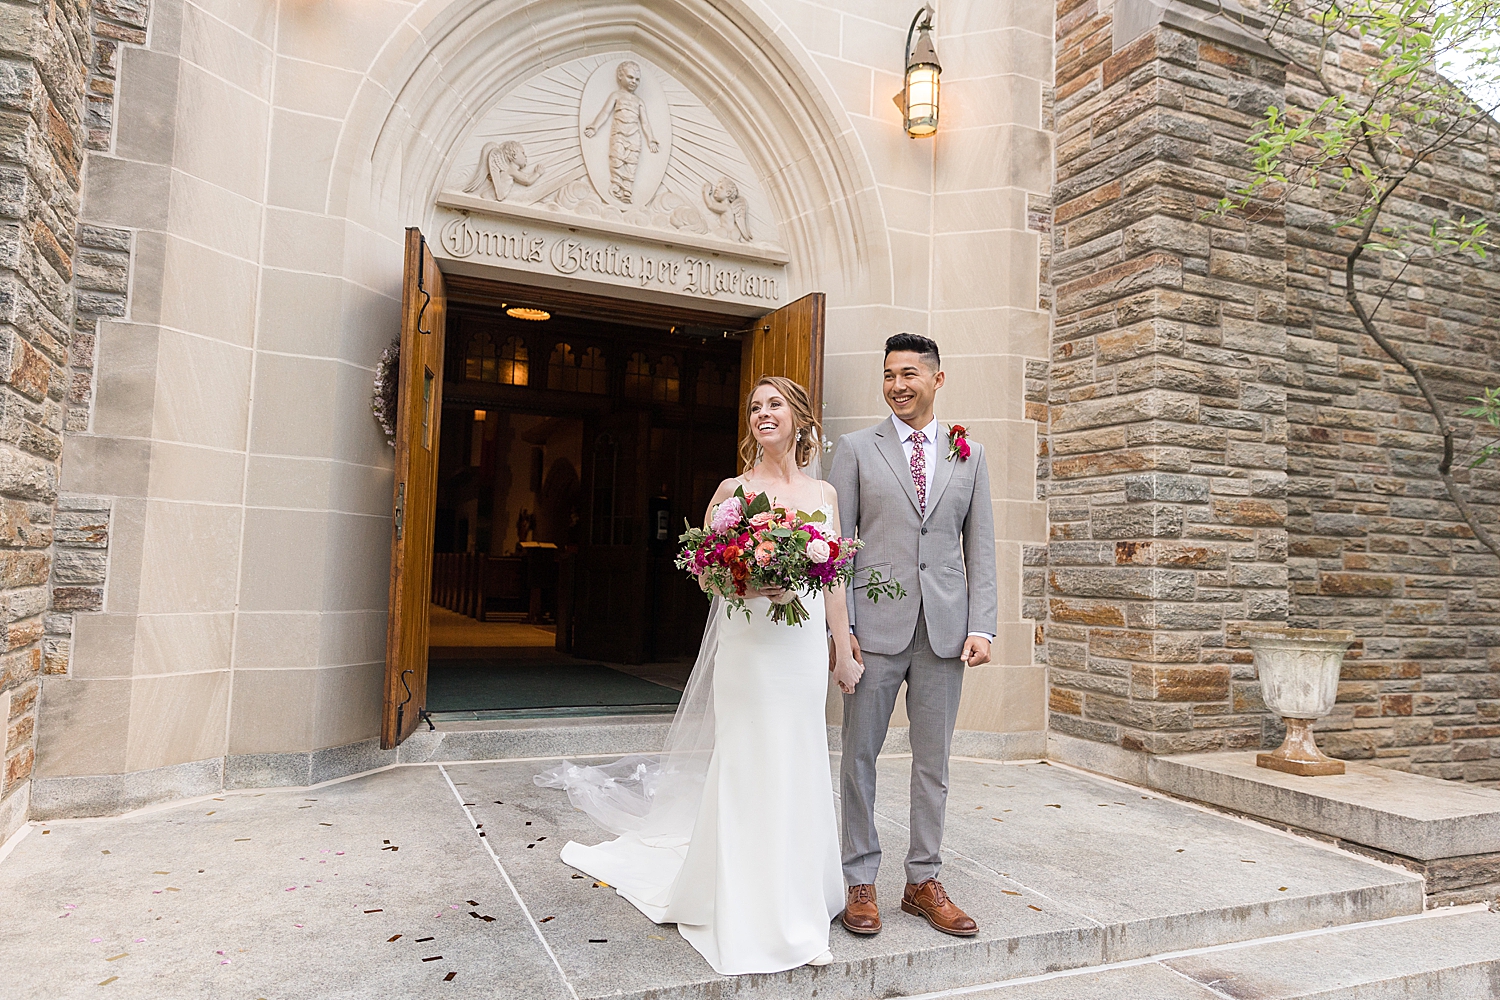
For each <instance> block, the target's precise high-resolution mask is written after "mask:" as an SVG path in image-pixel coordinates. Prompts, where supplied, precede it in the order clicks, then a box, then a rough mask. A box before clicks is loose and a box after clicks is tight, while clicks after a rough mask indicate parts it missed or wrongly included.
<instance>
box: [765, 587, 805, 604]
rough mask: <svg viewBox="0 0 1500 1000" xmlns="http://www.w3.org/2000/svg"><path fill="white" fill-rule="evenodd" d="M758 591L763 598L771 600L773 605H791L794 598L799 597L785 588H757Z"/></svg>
mask: <svg viewBox="0 0 1500 1000" xmlns="http://www.w3.org/2000/svg"><path fill="white" fill-rule="evenodd" d="M756 590H757V592H758V593H759V594H760V596H761V597H768V598H770V599H771V603H772V604H790V603H791V601H792V598H794V597H796V596H797V595H796V593H795V592H793V591H790V590H787V589H786V588H785V587H757V588H756Z"/></svg>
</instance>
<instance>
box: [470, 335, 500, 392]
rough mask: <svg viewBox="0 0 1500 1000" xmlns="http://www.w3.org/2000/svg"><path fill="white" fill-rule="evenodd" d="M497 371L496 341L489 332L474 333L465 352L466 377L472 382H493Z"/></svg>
mask: <svg viewBox="0 0 1500 1000" xmlns="http://www.w3.org/2000/svg"><path fill="white" fill-rule="evenodd" d="M495 372H496V369H495V342H494V341H493V340H491V339H490V335H489V334H487V333H476V334H474V336H472V337H470V338H469V349H468V350H466V351H465V352H464V378H466V379H468V380H469V381H471V382H493V381H495V379H496V374H495Z"/></svg>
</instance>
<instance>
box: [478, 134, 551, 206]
mask: <svg viewBox="0 0 1500 1000" xmlns="http://www.w3.org/2000/svg"><path fill="white" fill-rule="evenodd" d="M541 176H542V165H541V164H540V163H538V164H535V165H534V166H532V167H530V168H529V169H528V168H527V166H526V150H524V149H522V148H521V144H520V143H519V142H516V141H515V140H514V139H507V140H506V141H505V142H487V143H485V144H484V149H482V150H481V151H480V153H479V166H478V168H476V169H475V171H474V177H473V178H472V179H471V180H470V181H469V183H468V185H467V186H466V187H465V188H464V192H465V193H466V194H474V193H476V192H480V193H481V197H482V192H483V190H484V187H485V185H486V184H488V185H489V186H490V188H491V189H492V190H493V191H494V192H495V200H496V201H504V200H505V199H506V197H507V196H509V195H510V192H511V188H513V187H514V186H515V185H517V184H520V185H521V186H522V187H530V186H531V185H532V184H535V183H536V182H537V178H539V177H541Z"/></svg>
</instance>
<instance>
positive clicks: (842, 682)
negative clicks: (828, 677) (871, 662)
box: [833, 654, 865, 694]
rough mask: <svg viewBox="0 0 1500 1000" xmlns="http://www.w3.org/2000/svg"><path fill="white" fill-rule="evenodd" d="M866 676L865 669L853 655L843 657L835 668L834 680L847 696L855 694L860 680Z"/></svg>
mask: <svg viewBox="0 0 1500 1000" xmlns="http://www.w3.org/2000/svg"><path fill="white" fill-rule="evenodd" d="M864 674H865V668H864V667H863V666H861V665H860V663H859V661H857V660H856V659H854V657H853V655H852V654H851V655H849V656H841V657H839V658H838V663H837V664H835V665H834V668H833V679H834V681H835V682H836V683H837V684H838V686H839V690H840V691H842V692H844V693H845V694H853V693H854V687H855V685H857V684H858V683H859V679H860V678H861V677H863V676H864Z"/></svg>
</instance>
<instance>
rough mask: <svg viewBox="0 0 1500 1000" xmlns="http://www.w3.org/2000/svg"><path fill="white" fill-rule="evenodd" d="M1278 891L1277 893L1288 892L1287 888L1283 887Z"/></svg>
mask: <svg viewBox="0 0 1500 1000" xmlns="http://www.w3.org/2000/svg"><path fill="white" fill-rule="evenodd" d="M1276 891H1277V892H1286V886H1282V887H1281V888H1280V889H1277V890H1276Z"/></svg>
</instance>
